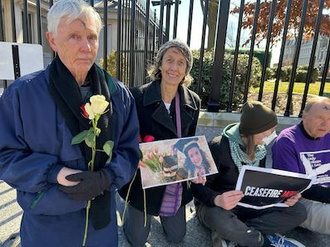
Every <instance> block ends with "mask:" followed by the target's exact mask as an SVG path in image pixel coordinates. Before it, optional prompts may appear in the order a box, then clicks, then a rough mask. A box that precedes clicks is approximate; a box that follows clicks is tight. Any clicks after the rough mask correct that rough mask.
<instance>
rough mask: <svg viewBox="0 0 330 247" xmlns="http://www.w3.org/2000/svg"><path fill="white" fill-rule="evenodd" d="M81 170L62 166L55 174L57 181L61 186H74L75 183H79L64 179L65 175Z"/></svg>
mask: <svg viewBox="0 0 330 247" xmlns="http://www.w3.org/2000/svg"><path fill="white" fill-rule="evenodd" d="M78 172H81V171H80V170H75V169H71V168H67V167H63V168H62V169H61V170H60V171H59V173H58V174H57V182H58V183H59V184H60V185H63V186H75V185H77V184H79V182H72V181H69V180H67V179H66V176H69V175H71V174H75V173H78Z"/></svg>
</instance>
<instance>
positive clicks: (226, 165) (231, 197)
mask: <svg viewBox="0 0 330 247" xmlns="http://www.w3.org/2000/svg"><path fill="white" fill-rule="evenodd" d="M276 125H277V117H276V114H275V113H274V112H273V111H272V110H271V109H269V108H267V107H265V106H264V105H263V104H262V103H260V102H256V101H252V102H247V103H246V104H245V105H244V106H243V108H242V115H241V119H240V123H234V124H230V125H228V126H227V127H226V128H225V129H224V130H223V133H222V136H218V137H216V138H214V139H213V141H212V142H211V143H210V150H211V153H212V156H213V158H214V162H215V164H216V165H217V168H218V171H219V173H218V174H215V175H212V176H209V177H208V178H207V182H206V185H205V186H202V185H197V184H192V185H191V188H192V191H193V195H194V196H195V205H196V213H197V217H198V219H199V221H200V222H201V224H202V225H204V226H206V227H207V228H209V229H210V230H211V231H212V241H213V246H233V245H234V243H236V244H238V245H239V246H279V245H278V244H279V243H282V244H283V245H281V246H303V245H302V244H300V243H299V242H298V241H295V240H293V239H288V238H284V237H283V236H281V235H280V234H279V233H284V232H286V231H288V230H291V229H293V228H294V227H296V226H298V225H299V224H301V223H302V222H303V221H304V220H305V219H306V210H305V208H304V207H303V205H302V204H300V203H298V202H297V201H298V199H299V198H300V197H301V195H300V194H297V195H295V196H293V197H291V198H289V199H287V200H286V201H285V203H286V204H287V205H288V206H289V207H271V208H267V209H261V210H257V209H252V208H244V207H241V206H238V205H237V204H238V202H239V201H240V200H241V199H242V198H243V196H244V195H243V192H242V191H237V190H235V186H236V182H237V179H238V175H239V172H240V170H241V168H242V166H244V165H250V166H258V167H264V166H265V159H266V145H265V143H269V136H274V131H275V127H276Z"/></svg>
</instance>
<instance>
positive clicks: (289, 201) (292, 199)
mask: <svg viewBox="0 0 330 247" xmlns="http://www.w3.org/2000/svg"><path fill="white" fill-rule="evenodd" d="M300 197H301V194H300V193H298V194H296V195H294V196H291V197H290V198H288V199H286V201H285V202H284V203H285V204H286V205H288V206H290V207H291V206H293V205H295V204H296V203H297V201H298V200H299V198H300Z"/></svg>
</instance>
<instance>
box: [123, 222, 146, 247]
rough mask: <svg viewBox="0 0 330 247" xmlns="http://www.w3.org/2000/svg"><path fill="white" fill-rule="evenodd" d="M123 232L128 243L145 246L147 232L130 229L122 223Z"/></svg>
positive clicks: (136, 246) (137, 246)
mask: <svg viewBox="0 0 330 247" xmlns="http://www.w3.org/2000/svg"><path fill="white" fill-rule="evenodd" d="M123 232H124V234H125V237H126V239H127V241H128V242H129V244H130V245H131V246H134V247H142V246H145V243H146V242H147V238H148V235H149V234H144V233H141V231H131V229H129V227H127V226H126V224H124V225H123Z"/></svg>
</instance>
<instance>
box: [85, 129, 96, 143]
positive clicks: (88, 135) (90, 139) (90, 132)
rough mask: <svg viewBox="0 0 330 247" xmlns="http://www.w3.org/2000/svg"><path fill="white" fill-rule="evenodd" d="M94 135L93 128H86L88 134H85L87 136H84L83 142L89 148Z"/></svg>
mask: <svg viewBox="0 0 330 247" xmlns="http://www.w3.org/2000/svg"><path fill="white" fill-rule="evenodd" d="M94 137H95V133H94V130H93V128H90V129H89V130H88V134H87V136H86V138H85V143H86V145H87V146H88V147H90V148H91V147H92V146H93V141H94Z"/></svg>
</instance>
